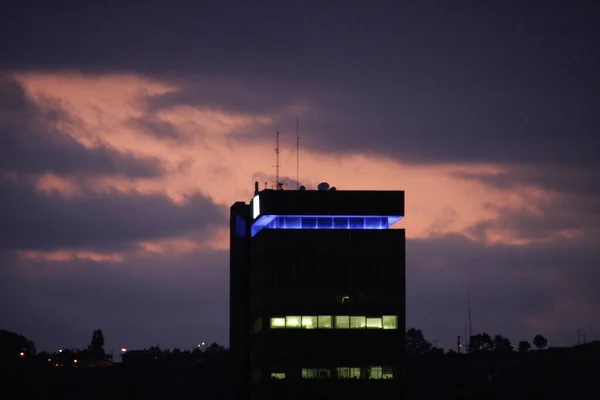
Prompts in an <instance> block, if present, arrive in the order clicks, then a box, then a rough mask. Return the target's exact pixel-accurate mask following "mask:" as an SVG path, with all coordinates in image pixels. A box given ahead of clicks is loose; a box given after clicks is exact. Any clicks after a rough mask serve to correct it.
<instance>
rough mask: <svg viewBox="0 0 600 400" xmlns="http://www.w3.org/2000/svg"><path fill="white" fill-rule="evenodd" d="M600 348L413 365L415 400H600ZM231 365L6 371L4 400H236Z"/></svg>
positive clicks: (410, 383)
mask: <svg viewBox="0 0 600 400" xmlns="http://www.w3.org/2000/svg"><path fill="white" fill-rule="evenodd" d="M599 354H600V351H599V348H598V346H597V345H594V346H580V347H577V348H572V349H566V350H562V349H557V350H546V351H542V352H531V353H528V354H518V353H512V354H508V355H502V356H499V355H490V354H486V355H481V356H456V355H454V356H448V355H426V356H419V357H413V358H410V359H409V360H407V384H406V392H405V393H402V394H400V393H399V394H397V395H394V394H391V393H390V398H408V399H423V398H426V399H461V398H462V399H532V398H535V399H537V398H540V399H541V398H543V399H598V383H597V382H598V377H599V376H600V358H599V357H598V356H599ZM231 389H232V387H231V380H230V379H229V374H228V362H227V358H222V359H219V360H212V361H210V362H208V363H202V364H199V365H187V366H186V365H173V364H171V365H148V366H143V365H142V366H140V365H138V366H128V365H119V364H117V365H114V366H112V367H107V368H53V367H37V368H3V369H2V370H0V399H2V400H4V399H6V400H9V399H54V398H57V399H59V398H60V399H76V398H77V399H86V398H114V399H121V398H123V399H148V398H153V399H190V398H197V399H232V395H231V393H232V391H231Z"/></svg>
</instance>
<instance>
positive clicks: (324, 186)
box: [317, 182, 329, 190]
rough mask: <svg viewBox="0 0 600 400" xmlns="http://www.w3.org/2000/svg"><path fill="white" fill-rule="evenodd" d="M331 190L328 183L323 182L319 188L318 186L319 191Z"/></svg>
mask: <svg viewBox="0 0 600 400" xmlns="http://www.w3.org/2000/svg"><path fill="white" fill-rule="evenodd" d="M328 189H329V183H327V182H321V183H319V186H317V190H328Z"/></svg>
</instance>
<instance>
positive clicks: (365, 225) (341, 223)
mask: <svg viewBox="0 0 600 400" xmlns="http://www.w3.org/2000/svg"><path fill="white" fill-rule="evenodd" d="M401 219H402V217H401V216H375V215H335V216H332V215H262V216H261V217H260V218H258V219H257V220H256V221H255V222H254V224H252V232H251V235H252V236H254V235H256V234H257V233H258V232H260V230H261V229H263V228H267V229H360V230H366V229H388V228H389V227H391V226H392V225H394V224H395V223H396V222H398V221H400V220H401Z"/></svg>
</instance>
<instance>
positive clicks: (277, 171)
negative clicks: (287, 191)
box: [275, 131, 283, 190]
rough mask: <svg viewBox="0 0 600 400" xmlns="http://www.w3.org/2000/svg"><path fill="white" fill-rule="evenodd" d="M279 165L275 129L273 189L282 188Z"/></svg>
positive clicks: (277, 140)
mask: <svg viewBox="0 0 600 400" xmlns="http://www.w3.org/2000/svg"><path fill="white" fill-rule="evenodd" d="M279 167H281V164H280V163H279V131H277V136H276V139H275V190H282V189H283V182H280V181H279Z"/></svg>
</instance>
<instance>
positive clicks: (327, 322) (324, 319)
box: [319, 315, 333, 329]
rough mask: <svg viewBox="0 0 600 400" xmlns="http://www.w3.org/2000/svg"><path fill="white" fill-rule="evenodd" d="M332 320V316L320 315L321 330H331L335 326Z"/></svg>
mask: <svg viewBox="0 0 600 400" xmlns="http://www.w3.org/2000/svg"><path fill="white" fill-rule="evenodd" d="M331 320H332V317H331V315H319V329H331V328H332V325H333V324H332V322H331Z"/></svg>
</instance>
